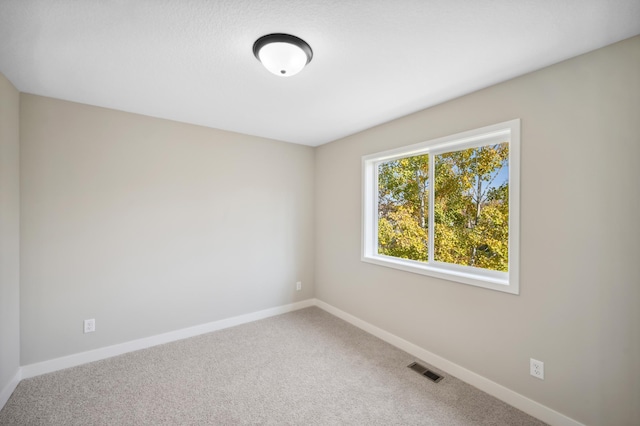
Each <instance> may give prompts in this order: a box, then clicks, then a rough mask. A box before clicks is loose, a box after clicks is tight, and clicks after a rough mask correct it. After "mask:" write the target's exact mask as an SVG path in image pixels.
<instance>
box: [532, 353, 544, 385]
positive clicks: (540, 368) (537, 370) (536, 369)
mask: <svg viewBox="0 0 640 426" xmlns="http://www.w3.org/2000/svg"><path fill="white" fill-rule="evenodd" d="M529 373H530V374H531V375H532V376H533V377H536V378H538V379H540V380H544V362H542V361H538V360H537V359H533V358H530V359H529Z"/></svg>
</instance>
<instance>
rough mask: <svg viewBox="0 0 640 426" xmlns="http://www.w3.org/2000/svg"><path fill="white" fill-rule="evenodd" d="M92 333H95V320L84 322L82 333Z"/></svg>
mask: <svg viewBox="0 0 640 426" xmlns="http://www.w3.org/2000/svg"><path fill="white" fill-rule="evenodd" d="M94 331H96V320H95V319H87V320H84V332H85V333H93V332H94Z"/></svg>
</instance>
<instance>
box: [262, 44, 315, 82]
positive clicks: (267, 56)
mask: <svg viewBox="0 0 640 426" xmlns="http://www.w3.org/2000/svg"><path fill="white" fill-rule="evenodd" d="M253 54H254V55H255V57H256V58H258V60H259V61H260V62H262V65H264V67H265V68H266V69H268V70H269V71H271V72H272V73H273V74H275V75H277V76H280V77H290V76H292V75H296V74H297V73H299V72H300V71H302V68H304V67H305V65H307V64H308V63H309V62H311V58H313V51H312V50H311V47H310V46H309V45H308V44H307V43H306V42H305V41H304V40H302V39H301V38H298V37H295V36H292V35H289V34H268V35H266V36H262V37H260V38H259V39H258V40H256V42H255V43H254V44H253Z"/></svg>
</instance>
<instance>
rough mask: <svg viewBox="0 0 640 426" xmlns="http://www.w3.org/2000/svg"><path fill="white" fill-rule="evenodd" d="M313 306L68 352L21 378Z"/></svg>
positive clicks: (310, 303) (32, 366) (296, 305)
mask: <svg viewBox="0 0 640 426" xmlns="http://www.w3.org/2000/svg"><path fill="white" fill-rule="evenodd" d="M314 305H315V299H308V300H303V301H301V302H296V303H291V304H289V305H283V306H276V307H275V308H269V309H265V310H262V311H258V312H252V313H250V314H244V315H238V316H236V317H231V318H225V319H222V320H219V321H214V322H210V323H207V324H201V325H196V326H194V327H189V328H183V329H181V330H176V331H171V332H168V333H163V334H158V335H156V336H150V337H145V338H142V339H137V340H132V341H130V342H125V343H120V344H117V345H113V346H107V347H104V348H99V349H94V350H91V351H87V352H81V353H78V354H73V355H68V356H64V357H61V358H55V359H51V360H47V361H42V362H37V363H34V364H29V365H25V366H23V367H22V378H23V379H28V378H30V377H35V376H39V375H41V374H46V373H52V372H54V371H58V370H62V369H64V368H69V367H75V366H77V365H82V364H86V363H88V362H93V361H99V360H101V359H105V358H110V357H113V356H117V355H122V354H126V353H128V352H133V351H137V350H140V349H146V348H150V347H152V346H157V345H162V344H164V343H169V342H174V341H176V340H182V339H186V338H189V337H194V336H198V335H200V334H204V333H210V332H212V331H217V330H222V329H224V328H229V327H233V326H236V325H240V324H245V323H248V322H252V321H257V320H261V319H264V318H268V317H272V316H275V315H280V314H284V313H287V312H291V311H296V310H298V309H303V308H307V307H309V306H314ZM14 389H15V387H14ZM3 392H4V391H3ZM11 392H13V389H12V390H11ZM11 392H10V393H9V395H11ZM3 395H4V393H3ZM7 399H8V397H7Z"/></svg>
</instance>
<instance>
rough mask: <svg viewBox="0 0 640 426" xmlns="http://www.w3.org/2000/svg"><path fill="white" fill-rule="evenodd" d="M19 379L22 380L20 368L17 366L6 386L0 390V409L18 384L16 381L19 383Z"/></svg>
mask: <svg viewBox="0 0 640 426" xmlns="http://www.w3.org/2000/svg"><path fill="white" fill-rule="evenodd" d="M20 380H22V369H21V368H18V369H17V370H16V373H15V374H14V375H13V377H12V378H11V380H10V381H9V383H7V384H6V386H5V387H4V388H3V389H2V392H0V410H2V408H3V407H4V405H5V404H6V403H7V401H9V398H11V394H12V393H13V391H14V390H16V387H17V386H18V383H20Z"/></svg>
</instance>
